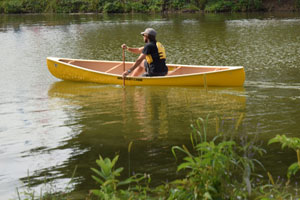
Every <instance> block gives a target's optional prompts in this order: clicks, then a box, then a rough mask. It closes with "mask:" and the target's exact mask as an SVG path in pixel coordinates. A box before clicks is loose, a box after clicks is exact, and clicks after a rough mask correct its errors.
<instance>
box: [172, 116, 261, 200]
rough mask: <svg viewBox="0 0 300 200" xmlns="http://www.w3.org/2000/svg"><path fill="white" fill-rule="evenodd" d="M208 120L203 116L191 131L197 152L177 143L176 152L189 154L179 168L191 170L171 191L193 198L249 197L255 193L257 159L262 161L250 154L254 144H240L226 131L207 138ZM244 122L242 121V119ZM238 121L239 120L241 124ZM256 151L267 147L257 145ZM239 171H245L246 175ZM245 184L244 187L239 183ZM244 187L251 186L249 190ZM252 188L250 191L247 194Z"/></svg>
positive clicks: (174, 153)
mask: <svg viewBox="0 0 300 200" xmlns="http://www.w3.org/2000/svg"><path fill="white" fill-rule="evenodd" d="M207 121H208V118H207V119H206V120H203V119H202V118H199V119H198V120H197V121H196V126H192V127H193V131H192V133H191V136H190V138H191V142H192V148H193V151H194V152H195V153H191V152H190V151H189V150H188V148H187V147H186V146H185V145H183V146H182V147H179V146H175V147H173V148H172V153H173V155H174V156H175V158H177V156H176V152H175V151H176V150H177V151H180V152H183V153H185V154H186V157H185V158H184V162H183V163H181V164H180V165H179V166H178V168H177V170H178V171H181V170H188V173H187V176H186V178H185V179H183V180H181V181H178V180H176V181H175V182H174V184H175V185H176V188H177V190H176V191H173V192H171V193H172V194H173V195H175V196H176V197H178V195H179V196H180V195H182V194H184V195H185V196H188V197H189V198H192V199H197V198H198V197H199V198H203V199H218V198H221V199H224V198H225V199H226V198H229V197H230V196H235V195H239V196H243V197H246V196H248V195H250V194H251V184H250V178H251V172H252V171H254V168H255V162H256V163H260V162H259V161H257V160H255V159H252V158H248V157H246V154H245V153H243V152H246V151H247V150H248V149H249V147H250V145H248V146H246V147H240V146H239V145H237V143H236V142H234V141H232V140H229V141H228V140H225V138H224V137H223V136H222V133H220V134H218V135H217V136H215V137H214V138H213V139H212V140H210V141H209V140H208V138H207V128H206V127H207ZM238 123H240V122H238ZM238 123H237V124H238ZM256 151H258V152H259V153H263V150H262V149H260V148H256ZM238 174H244V176H243V179H241V178H239V176H238ZM237 185H243V186H244V187H238V188H237V187H236V186H237ZM244 188H247V190H246V191H245V190H244ZM247 192H248V194H247Z"/></svg>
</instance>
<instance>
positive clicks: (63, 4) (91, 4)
mask: <svg viewBox="0 0 300 200" xmlns="http://www.w3.org/2000/svg"><path fill="white" fill-rule="evenodd" d="M299 9H300V0H287V1H278V0H251V1H244V0H193V1H191V0H163V1H160V0H146V1H142V0H127V1H125V0H115V1H109V0H71V1H67V0H60V1H56V0H46V1H43V2H40V1H38V0H0V13H2V14H3V13H5V14H16V13H87V12H92V13H130V12H134V13H145V12H252V11H267V12H270V11H289V12H295V11H299Z"/></svg>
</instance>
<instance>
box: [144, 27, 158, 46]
mask: <svg viewBox="0 0 300 200" xmlns="http://www.w3.org/2000/svg"><path fill="white" fill-rule="evenodd" d="M141 34H142V35H143V36H144V42H145V43H147V42H155V41H156V31H155V30H154V29H153V28H146V30H145V31H144V32H141Z"/></svg>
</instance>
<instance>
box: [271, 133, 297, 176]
mask: <svg viewBox="0 0 300 200" xmlns="http://www.w3.org/2000/svg"><path fill="white" fill-rule="evenodd" d="M272 143H281V148H282V149H284V148H285V147H288V148H291V149H293V150H294V151H295V152H296V154H297V162H295V163H293V164H291V165H290V166H289V168H288V172H287V177H288V180H290V179H291V176H292V175H295V174H296V173H297V172H298V171H299V169H300V138H296V137H293V138H290V137H287V136H285V135H276V137H274V138H272V139H270V140H269V143H268V144H272Z"/></svg>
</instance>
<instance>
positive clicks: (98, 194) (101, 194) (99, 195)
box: [90, 190, 104, 199]
mask: <svg viewBox="0 0 300 200" xmlns="http://www.w3.org/2000/svg"><path fill="white" fill-rule="evenodd" d="M90 192H91V193H93V194H94V195H96V196H98V197H100V198H101V199H103V197H104V194H103V192H102V191H100V190H90Z"/></svg>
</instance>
